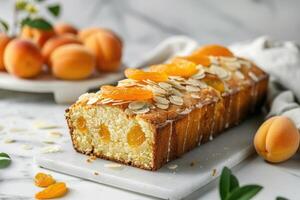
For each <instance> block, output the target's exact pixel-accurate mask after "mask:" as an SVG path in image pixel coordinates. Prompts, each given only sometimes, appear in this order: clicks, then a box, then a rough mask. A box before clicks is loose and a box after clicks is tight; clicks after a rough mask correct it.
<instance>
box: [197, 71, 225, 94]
mask: <svg viewBox="0 0 300 200" xmlns="http://www.w3.org/2000/svg"><path fill="white" fill-rule="evenodd" d="M201 81H203V82H205V83H206V84H207V85H209V86H211V87H213V88H214V89H216V90H217V91H219V92H224V91H225V85H224V83H223V81H222V80H221V79H219V78H218V76H216V75H214V74H209V73H207V74H206V75H205V77H204V78H203V79H201Z"/></svg>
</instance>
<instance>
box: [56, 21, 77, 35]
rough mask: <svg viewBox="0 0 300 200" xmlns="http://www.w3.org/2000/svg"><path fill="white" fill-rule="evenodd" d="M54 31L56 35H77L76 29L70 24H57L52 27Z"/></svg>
mask: <svg viewBox="0 0 300 200" xmlns="http://www.w3.org/2000/svg"><path fill="white" fill-rule="evenodd" d="M54 31H55V33H56V34H57V35H63V34H66V33H68V34H74V35H76V34H77V32H78V31H77V28H76V27H74V26H73V25H71V24H67V23H62V22H61V23H57V24H55V25H54Z"/></svg>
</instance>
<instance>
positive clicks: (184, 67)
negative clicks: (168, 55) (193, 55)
mask: <svg viewBox="0 0 300 200" xmlns="http://www.w3.org/2000/svg"><path fill="white" fill-rule="evenodd" d="M150 71H153V72H164V73H166V74H168V75H170V76H182V77H190V76H192V75H194V74H196V73H197V71H198V70H197V65H196V64H195V63H193V62H191V61H188V60H185V59H180V58H175V59H173V60H172V61H171V63H168V64H160V65H152V66H151V67H150Z"/></svg>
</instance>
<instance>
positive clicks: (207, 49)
mask: <svg viewBox="0 0 300 200" xmlns="http://www.w3.org/2000/svg"><path fill="white" fill-rule="evenodd" d="M192 55H202V56H224V57H233V56H234V55H233V53H232V52H231V51H230V50H229V49H228V48H226V47H224V46H221V45H216V44H212V45H205V46H203V47H201V48H199V49H198V50H196V51H195V52H193V54H192Z"/></svg>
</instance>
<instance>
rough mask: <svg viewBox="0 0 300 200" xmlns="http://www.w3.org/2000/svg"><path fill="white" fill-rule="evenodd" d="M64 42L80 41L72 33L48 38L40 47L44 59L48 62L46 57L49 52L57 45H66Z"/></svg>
mask: <svg viewBox="0 0 300 200" xmlns="http://www.w3.org/2000/svg"><path fill="white" fill-rule="evenodd" d="M66 44H81V42H80V41H79V40H78V39H77V38H76V37H75V36H73V35H70V34H64V35H59V36H55V37H53V38H51V39H49V40H48V41H47V42H46V43H45V45H44V46H43V48H42V54H43V57H44V59H45V61H46V62H47V63H48V65H49V62H48V59H49V57H50V55H51V53H52V52H53V51H54V50H55V49H56V48H58V47H60V46H63V45H66Z"/></svg>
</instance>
